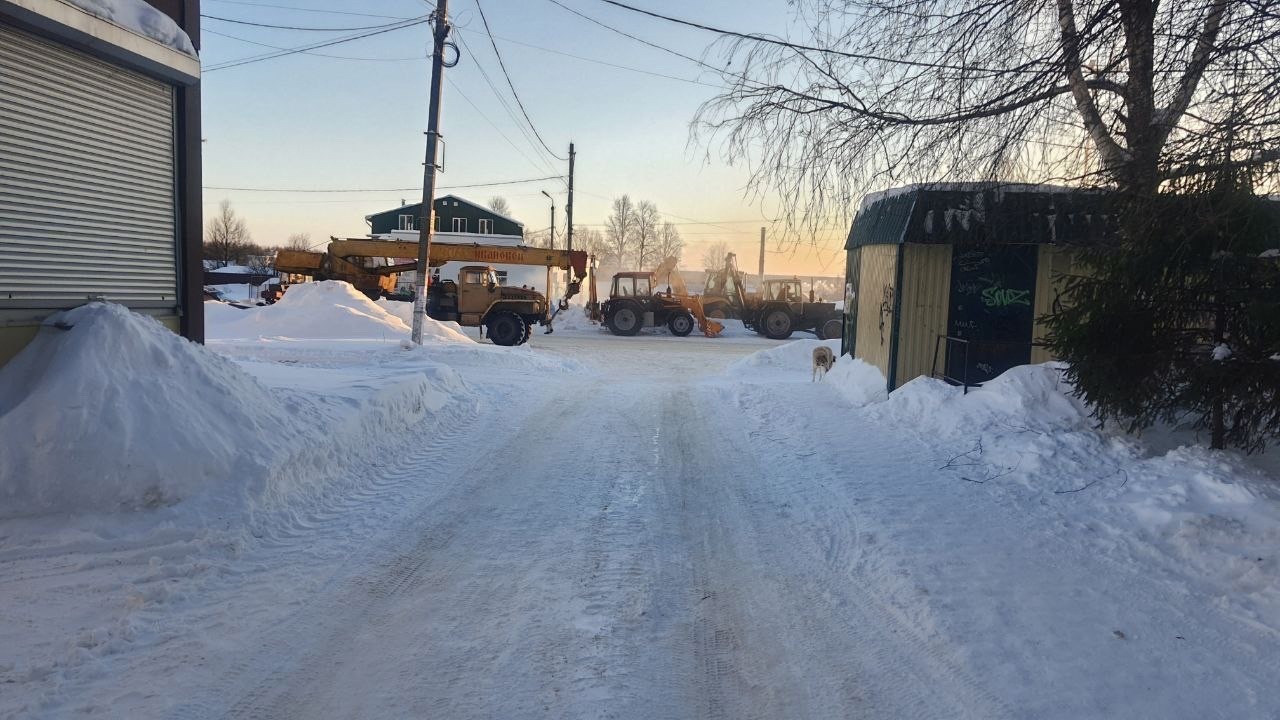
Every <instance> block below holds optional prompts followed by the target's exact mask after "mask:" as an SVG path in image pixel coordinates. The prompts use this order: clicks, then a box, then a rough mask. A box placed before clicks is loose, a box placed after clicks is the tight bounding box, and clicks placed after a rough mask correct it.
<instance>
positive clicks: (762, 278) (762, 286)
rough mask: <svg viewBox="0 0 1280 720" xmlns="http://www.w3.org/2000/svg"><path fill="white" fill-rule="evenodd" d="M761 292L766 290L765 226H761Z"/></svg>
mask: <svg viewBox="0 0 1280 720" xmlns="http://www.w3.org/2000/svg"><path fill="white" fill-rule="evenodd" d="M760 292H761V293H763V292H764V228H763V227H762V228H760Z"/></svg>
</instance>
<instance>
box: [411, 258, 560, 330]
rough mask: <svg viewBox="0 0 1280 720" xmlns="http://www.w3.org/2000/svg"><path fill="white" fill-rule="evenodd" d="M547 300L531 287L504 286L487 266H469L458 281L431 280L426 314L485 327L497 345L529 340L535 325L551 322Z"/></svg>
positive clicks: (472, 325)
mask: <svg viewBox="0 0 1280 720" xmlns="http://www.w3.org/2000/svg"><path fill="white" fill-rule="evenodd" d="M547 309H548V306H547V299H546V297H544V296H543V295H542V293H540V292H538V291H537V290H530V289H529V288H513V287H504V286H503V285H501V284H499V283H498V275H497V273H496V272H495V271H494V269H493V268H492V267H490V266H488V265H468V266H466V267H463V268H461V269H460V270H459V271H458V279H457V280H456V281H454V280H450V279H447V278H445V279H441V278H440V277H439V276H435V277H433V278H432V279H431V283H430V286H429V288H428V290H427V314H428V315H429V316H431V317H432V318H434V319H436V320H443V321H453V322H456V323H458V324H459V325H462V326H464V327H478V326H483V327H484V328H485V329H486V332H487V334H488V336H489V339H490V340H492V341H493V343H494V344H495V345H521V344H523V343H525V342H528V340H529V335H530V334H531V332H532V329H533V326H534V325H546V324H548V323H549V322H550V318H549V317H548V315H547Z"/></svg>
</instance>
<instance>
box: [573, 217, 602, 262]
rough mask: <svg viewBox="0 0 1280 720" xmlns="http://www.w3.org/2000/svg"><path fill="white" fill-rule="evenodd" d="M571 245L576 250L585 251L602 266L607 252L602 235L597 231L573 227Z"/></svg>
mask: <svg viewBox="0 0 1280 720" xmlns="http://www.w3.org/2000/svg"><path fill="white" fill-rule="evenodd" d="M573 244H574V247H575V248H576V249H578V250H585V251H586V253H587V254H588V255H594V256H595V257H596V258H598V259H599V260H600V262H601V263H602V264H603V263H604V256H605V255H606V254H607V253H608V251H609V250H608V244H607V243H606V242H605V238H604V235H602V234H601V233H600V231H599V230H597V229H595V228H593V227H588V226H586V225H574V226H573Z"/></svg>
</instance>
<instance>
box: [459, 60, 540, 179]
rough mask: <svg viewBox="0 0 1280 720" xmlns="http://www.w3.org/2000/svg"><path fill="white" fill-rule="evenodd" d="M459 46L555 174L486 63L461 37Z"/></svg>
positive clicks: (513, 121) (534, 152)
mask: <svg viewBox="0 0 1280 720" xmlns="http://www.w3.org/2000/svg"><path fill="white" fill-rule="evenodd" d="M458 45H459V47H461V48H462V49H463V50H465V51H466V53H467V55H468V56H470V58H471V60H472V61H473V62H475V64H476V70H478V71H479V72H480V76H481V77H482V78H484V82H485V84H486V85H488V86H489V90H490V92H492V93H493V96H494V98H496V99H497V100H498V104H499V105H501V106H502V109H503V110H505V111H506V113H507V117H509V118H511V123H512V124H513V125H515V126H516V129H517V130H519V131H520V134H521V135H522V136H523V137H524V139H525V142H527V143H528V144H529V148H530V149H531V150H533V154H534V155H535V156H536V157H537V158H538V159H539V160H540V161H541V162H542V164H543V167H544V168H546V170H547V171H548V172H555V168H554V167H553V166H552V165H551V161H550V160H548V159H547V156H546V153H545V151H544V150H543V149H542V148H541V147H539V144H538V143H537V142H536V141H535V140H534V138H533V135H532V134H531V133H530V132H529V128H528V127H527V126H526V125H525V124H524V123H522V122H520V119H519V118H517V117H516V113H515V110H512V109H511V105H510V103H508V102H507V99H506V98H505V97H503V94H502V92H501V91H499V90H498V86H497V85H495V84H494V82H493V79H492V78H490V77H489V73H488V71H487V70H485V69H484V63H482V62H480V57H479V56H478V55H476V53H475V51H474V50H472V49H471V46H470V45H468V44H467V41H466V40H464V39H463V38H462V36H461V35H459V36H458Z"/></svg>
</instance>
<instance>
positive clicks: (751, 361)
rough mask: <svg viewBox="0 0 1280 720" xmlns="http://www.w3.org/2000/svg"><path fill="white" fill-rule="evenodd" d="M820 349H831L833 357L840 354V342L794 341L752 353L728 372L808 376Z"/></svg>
mask: <svg viewBox="0 0 1280 720" xmlns="http://www.w3.org/2000/svg"><path fill="white" fill-rule="evenodd" d="M729 322H732V321H729ZM819 347H828V348H831V354H832V355H839V354H840V341H839V340H794V341H792V342H789V343H786V344H784V345H778V346H777V347H771V348H768V349H767V350H760V351H758V352H754V353H751V354H750V355H748V356H746V357H744V358H742V359H741V360H737V361H735V362H734V363H733V364H731V365H729V367H728V372H729V373H730V374H733V375H751V374H757V373H760V372H761V371H764V372H770V371H778V370H792V371H802V372H804V373H805V374H806V375H808V374H809V372H810V370H811V369H812V368H813V351H814V350H815V349H816V348H819Z"/></svg>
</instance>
